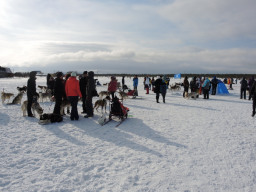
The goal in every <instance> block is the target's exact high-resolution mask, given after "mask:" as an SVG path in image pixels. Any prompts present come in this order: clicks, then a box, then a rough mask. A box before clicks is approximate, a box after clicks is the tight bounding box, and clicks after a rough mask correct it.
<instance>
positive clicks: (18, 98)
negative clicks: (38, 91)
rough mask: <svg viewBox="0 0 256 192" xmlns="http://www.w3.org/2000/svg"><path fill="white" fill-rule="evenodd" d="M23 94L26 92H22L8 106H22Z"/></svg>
mask: <svg viewBox="0 0 256 192" xmlns="http://www.w3.org/2000/svg"><path fill="white" fill-rule="evenodd" d="M23 94H24V91H21V92H20V93H19V94H18V95H17V96H16V97H14V99H13V101H12V102H11V103H7V104H8V105H14V104H21V100H22V97H23Z"/></svg>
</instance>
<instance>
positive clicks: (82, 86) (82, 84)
mask: <svg viewBox="0 0 256 192" xmlns="http://www.w3.org/2000/svg"><path fill="white" fill-rule="evenodd" d="M86 85H87V71H84V72H83V76H82V77H81V79H80V80H79V86H80V91H81V93H82V103H83V104H82V108H83V111H82V114H85V113H86V101H85V100H86Z"/></svg>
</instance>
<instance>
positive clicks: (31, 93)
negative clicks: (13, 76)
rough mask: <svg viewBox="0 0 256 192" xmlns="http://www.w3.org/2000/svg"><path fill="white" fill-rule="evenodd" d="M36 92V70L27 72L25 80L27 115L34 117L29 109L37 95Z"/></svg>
mask: <svg viewBox="0 0 256 192" xmlns="http://www.w3.org/2000/svg"><path fill="white" fill-rule="evenodd" d="M38 96H39V95H38V93H37V92H36V72H33V71H32V72H30V73H29V79H28V82H27V98H28V105H27V113H28V117H34V115H33V114H32V111H31V107H32V104H33V102H36V99H35V98H36V97H38Z"/></svg>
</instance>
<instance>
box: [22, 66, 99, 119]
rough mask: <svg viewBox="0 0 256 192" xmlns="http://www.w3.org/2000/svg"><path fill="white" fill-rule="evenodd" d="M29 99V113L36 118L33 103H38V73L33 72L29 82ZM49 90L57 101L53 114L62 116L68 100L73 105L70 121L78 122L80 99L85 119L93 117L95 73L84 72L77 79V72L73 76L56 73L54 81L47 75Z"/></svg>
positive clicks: (95, 92) (95, 93)
mask: <svg viewBox="0 0 256 192" xmlns="http://www.w3.org/2000/svg"><path fill="white" fill-rule="evenodd" d="M27 87H28V88H27V97H28V107H27V112H28V116H29V117H34V116H33V114H32V112H31V106H32V104H33V102H36V99H35V98H37V97H38V94H37V92H36V73H34V72H31V73H30V77H29V79H28V82H27ZM47 88H48V89H50V90H51V92H52V99H54V100H55V106H54V110H53V113H54V114H57V115H60V114H61V111H60V110H61V104H62V102H63V101H64V100H68V101H69V102H70V104H71V114H70V119H71V120H72V121H73V120H78V119H79V115H78V110H77V104H78V100H79V98H81V99H82V103H83V104H82V107H83V111H82V113H83V114H85V113H86V115H85V116H84V117H85V118H88V117H93V104H92V97H94V96H96V95H97V91H96V85H95V80H94V72H93V71H90V72H88V73H87V71H84V72H83V75H82V76H81V77H80V78H79V80H78V79H77V74H76V72H72V73H71V74H66V75H65V76H64V74H63V73H62V72H57V73H56V78H55V79H54V78H53V77H52V76H51V75H50V74H48V75H47Z"/></svg>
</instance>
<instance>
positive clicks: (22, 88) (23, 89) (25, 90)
mask: <svg viewBox="0 0 256 192" xmlns="http://www.w3.org/2000/svg"><path fill="white" fill-rule="evenodd" d="M17 90H18V91H19V92H21V91H24V92H27V86H25V85H24V86H23V87H17Z"/></svg>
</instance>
